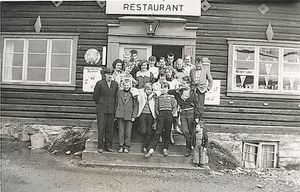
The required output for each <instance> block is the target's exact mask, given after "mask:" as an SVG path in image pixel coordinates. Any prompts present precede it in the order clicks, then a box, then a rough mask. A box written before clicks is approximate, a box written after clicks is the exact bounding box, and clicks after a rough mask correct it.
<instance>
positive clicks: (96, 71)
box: [82, 67, 102, 92]
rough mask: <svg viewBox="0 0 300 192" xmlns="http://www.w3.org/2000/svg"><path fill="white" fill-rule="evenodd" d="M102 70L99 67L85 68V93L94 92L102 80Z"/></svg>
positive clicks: (83, 86) (83, 89)
mask: <svg viewBox="0 0 300 192" xmlns="http://www.w3.org/2000/svg"><path fill="white" fill-rule="evenodd" d="M101 70H102V69H101V68H98V67H85V68H84V69H83V85H82V91H83V92H94V87H95V85H96V83H97V81H99V80H101V78H102V75H101Z"/></svg>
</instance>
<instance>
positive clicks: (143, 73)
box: [135, 60, 154, 89]
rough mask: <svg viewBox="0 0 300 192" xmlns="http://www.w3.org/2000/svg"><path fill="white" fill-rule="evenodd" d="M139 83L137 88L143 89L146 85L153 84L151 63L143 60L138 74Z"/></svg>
mask: <svg viewBox="0 0 300 192" xmlns="http://www.w3.org/2000/svg"><path fill="white" fill-rule="evenodd" d="M135 79H136V80H137V82H138V85H137V88H138V89H143V88H144V86H145V84H146V83H153V82H154V77H153V74H152V73H151V72H150V71H149V63H148V61H147V60H142V61H141V62H140V64H139V71H138V72H137V73H136V78H135Z"/></svg>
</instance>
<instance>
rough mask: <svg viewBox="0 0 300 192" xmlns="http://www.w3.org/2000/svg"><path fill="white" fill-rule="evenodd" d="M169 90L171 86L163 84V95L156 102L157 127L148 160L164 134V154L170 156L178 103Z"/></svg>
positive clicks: (147, 155) (150, 145)
mask: <svg viewBox="0 0 300 192" xmlns="http://www.w3.org/2000/svg"><path fill="white" fill-rule="evenodd" d="M169 88H170V85H169V84H168V83H167V82H163V83H162V84H161V95H160V96H158V97H157V98H156V100H155V114H156V116H157V126H156V130H155V133H154V135H153V138H152V140H151V142H150V144H149V147H150V150H149V151H148V153H147V154H146V155H145V157H146V158H148V157H150V156H151V155H152V154H153V153H154V150H155V148H156V146H157V144H158V141H159V137H160V135H161V133H163V154H164V156H168V148H169V143H170V133H171V127H172V122H173V115H174V114H175V113H176V110H177V102H176V100H175V97H174V96H173V95H169V94H168V91H169Z"/></svg>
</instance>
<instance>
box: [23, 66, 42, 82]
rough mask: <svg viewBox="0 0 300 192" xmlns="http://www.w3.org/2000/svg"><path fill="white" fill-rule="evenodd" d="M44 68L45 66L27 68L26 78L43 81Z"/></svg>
mask: <svg viewBox="0 0 300 192" xmlns="http://www.w3.org/2000/svg"><path fill="white" fill-rule="evenodd" d="M45 79H46V69H45V68H28V69H27V80H28V81H45Z"/></svg>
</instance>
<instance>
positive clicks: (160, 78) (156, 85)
mask: <svg viewBox="0 0 300 192" xmlns="http://www.w3.org/2000/svg"><path fill="white" fill-rule="evenodd" d="M163 82H166V74H165V73H164V72H162V73H159V74H158V81H157V82H156V83H154V84H153V92H154V93H155V94H156V96H160V95H161V85H162V83H163Z"/></svg>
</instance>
